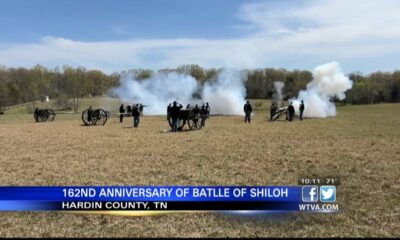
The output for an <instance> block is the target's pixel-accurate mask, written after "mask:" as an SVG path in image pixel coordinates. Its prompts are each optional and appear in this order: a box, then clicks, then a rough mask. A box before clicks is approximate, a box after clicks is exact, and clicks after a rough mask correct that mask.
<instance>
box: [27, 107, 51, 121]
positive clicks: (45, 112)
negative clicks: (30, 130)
mask: <svg viewBox="0 0 400 240" xmlns="http://www.w3.org/2000/svg"><path fill="white" fill-rule="evenodd" d="M55 117H56V114H55V113H54V111H53V110H52V109H47V108H46V109H38V108H36V109H35V112H34V113H33V118H34V119H35V121H36V122H47V121H49V122H52V121H53V120H54V119H55Z"/></svg>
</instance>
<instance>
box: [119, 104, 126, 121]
mask: <svg viewBox="0 0 400 240" xmlns="http://www.w3.org/2000/svg"><path fill="white" fill-rule="evenodd" d="M124 114H125V108H124V104H121V106H120V107H119V122H120V123H122V121H123V120H124Z"/></svg>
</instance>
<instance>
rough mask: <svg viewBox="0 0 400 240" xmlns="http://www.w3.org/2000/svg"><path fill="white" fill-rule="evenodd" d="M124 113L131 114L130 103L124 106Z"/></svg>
mask: <svg viewBox="0 0 400 240" xmlns="http://www.w3.org/2000/svg"><path fill="white" fill-rule="evenodd" d="M126 113H128V114H132V107H131V105H128V106H126Z"/></svg>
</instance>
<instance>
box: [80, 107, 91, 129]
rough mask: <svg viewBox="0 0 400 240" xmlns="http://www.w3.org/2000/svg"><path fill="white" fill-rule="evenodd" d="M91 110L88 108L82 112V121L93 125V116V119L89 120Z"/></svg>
mask: <svg viewBox="0 0 400 240" xmlns="http://www.w3.org/2000/svg"><path fill="white" fill-rule="evenodd" d="M88 113H89V111H88V109H86V110H85V111H83V113H82V121H83V123H84V124H85V125H92V124H93V120H92V119H93V116H92V119H91V120H90V121H89V114H88Z"/></svg>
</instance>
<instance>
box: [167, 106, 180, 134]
mask: <svg viewBox="0 0 400 240" xmlns="http://www.w3.org/2000/svg"><path fill="white" fill-rule="evenodd" d="M182 107H183V106H182V105H181V104H179V105H178V103H177V102H176V101H174V104H173V105H172V107H171V110H170V117H171V118H172V131H173V132H177V131H178V128H179V114H180V111H181V108H182Z"/></svg>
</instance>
